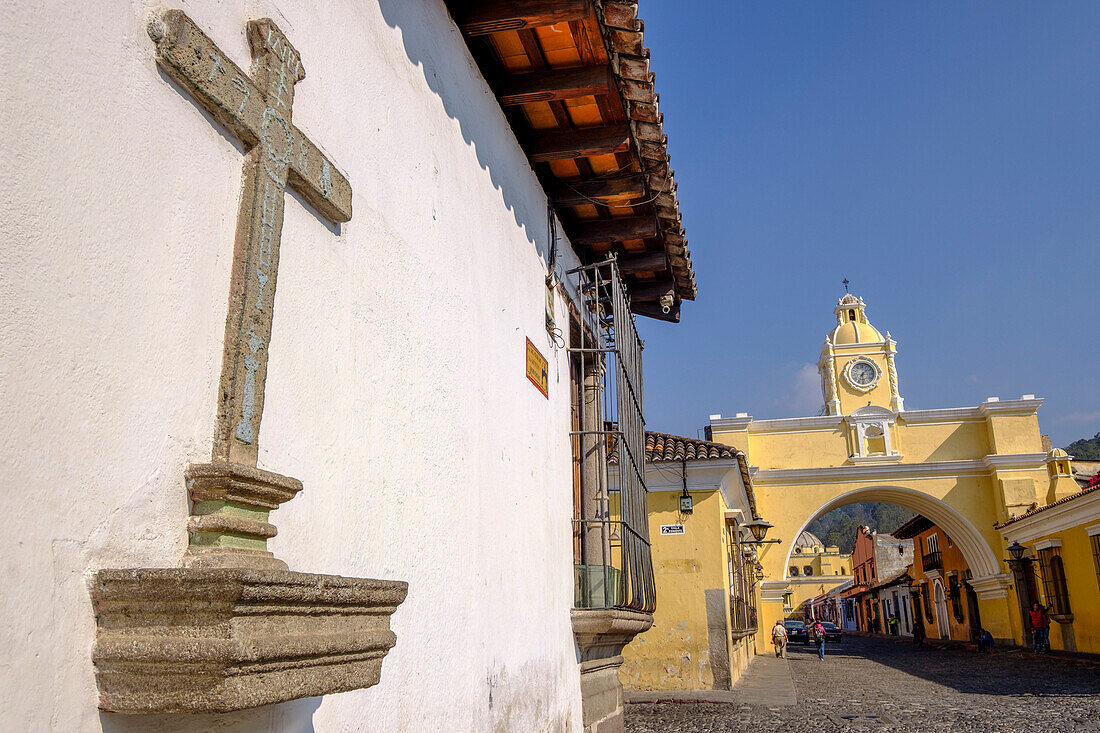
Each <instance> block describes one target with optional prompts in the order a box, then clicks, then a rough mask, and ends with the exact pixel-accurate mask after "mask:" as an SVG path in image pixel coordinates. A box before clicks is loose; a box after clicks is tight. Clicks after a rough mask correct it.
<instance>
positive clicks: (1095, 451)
mask: <svg viewBox="0 0 1100 733" xmlns="http://www.w3.org/2000/svg"><path fill="white" fill-rule="evenodd" d="M1065 451H1066V453H1069V454H1070V455H1071V456H1073V457H1074V458H1077V459H1079V460H1082V461H1100V433H1097V434H1096V435H1094V436H1092V437H1091V438H1081V439H1080V440H1075V441H1073V442H1072V443H1070V444H1069V445H1067V446H1066V447H1065Z"/></svg>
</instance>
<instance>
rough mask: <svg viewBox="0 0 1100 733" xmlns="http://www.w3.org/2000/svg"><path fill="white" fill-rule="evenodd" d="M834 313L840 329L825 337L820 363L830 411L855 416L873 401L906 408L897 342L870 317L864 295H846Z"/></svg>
mask: <svg viewBox="0 0 1100 733" xmlns="http://www.w3.org/2000/svg"><path fill="white" fill-rule="evenodd" d="M833 312H834V313H835V314H836V328H834V329H833V331H832V333H830V334H829V335H828V336H826V337H825V344H824V346H822V347H821V359H820V360H819V361H818V363H817V368H818V372H819V373H820V374H821V387H822V392H823V393H824V396H825V413H826V414H827V415H851V414H852V413H853V412H855V411H856V410H859V409H860V408H865V407H868V406H875V407H881V408H885V409H887V410H890V411H891V412H895V413H897V412H901V411H902V410H903V409H904V406H903V404H904V403H903V401H902V398H901V394H900V393H899V392H898V372H897V368H896V367H895V366H894V354H895V353H896V352H897V348H896V346H897V344H896V343H895V342H894V340H893V339H892V338H890V334H889V333H887V334H886V337H885V338H883V336H882V334H881V333H879V331H878V329H876V328H875V327H874V326H872V325H871V324H870V322H868V320H867V306H866V304H865V303H864V302H863V299H862V298H857V297H856V296H854V295H852V294H850V293H849V294H846V295H845V296H844V297H843V298H841V299H840V300H839V301H838V302H837V304H836V308H835V309H834V310H833Z"/></svg>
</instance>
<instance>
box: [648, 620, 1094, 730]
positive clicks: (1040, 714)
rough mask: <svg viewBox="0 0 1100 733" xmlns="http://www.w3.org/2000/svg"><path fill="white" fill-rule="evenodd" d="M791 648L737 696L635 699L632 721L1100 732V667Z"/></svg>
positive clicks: (706, 726) (856, 641)
mask: <svg viewBox="0 0 1100 733" xmlns="http://www.w3.org/2000/svg"><path fill="white" fill-rule="evenodd" d="M788 654H789V657H790V658H789V659H788V660H786V662H784V660H777V659H775V657H757V658H756V659H754V660H753V663H752V664H751V665H750V667H749V669H748V671H747V673H746V674H745V676H744V677H743V678H742V680H741V681H740V682H739V684H738V685H737V686H736V687H735V688H734V690H733V691H732V692H728V693H724V694H725V695H727V696H729V697H728V699H729V702H723V703H721V704H717V703H715V702H709V701H708V702H698V703H685V704H682V705H660V704H656V705H655V704H649V705H647V704H641V703H634V704H630V705H627V707H626V731H627V733H694V732H695V731H699V732H700V733H702V732H706V733H720V732H722V733H724V732H726V731H745V732H746V733H750V732H751V733H833V732H834V731H835V732H836V733H847V731H857V730H864V731H886V730H889V731H897V732H898V733H901V732H902V731H904V732H905V733H909V732H910V731H932V732H934V733H954V731H965V732H966V733H978V732H982V733H1034V732H1035V731H1042V733H1084V732H1086V731H1097V732H1100V670H1098V669H1097V668H1095V667H1085V666H1078V665H1076V664H1065V663H1062V661H1061V660H1058V661H1055V660H1053V659H1051V658H1045V657H1038V658H1036V657H1033V656H1031V655H1030V654H1026V653H1023V652H1021V651H1020V650H1016V649H1013V650H1005V651H1002V652H1000V653H996V654H992V655H988V654H978V653H977V652H974V651H970V650H967V649H936V648H931V647H925V648H923V649H916V648H914V647H913V645H912V644H899V643H895V642H893V641H890V640H887V639H878V638H860V637H846V638H845V639H844V643H843V644H830V645H829V646H828V647H827V648H826V655H825V661H824V662H822V661H820V660H818V658H817V653H816V650H814V649H813V648H810V647H805V648H802V647H798V646H796V647H793V648H791V649H789V650H788ZM788 669H789V672H788ZM792 682H793V691H792V690H791V689H790V688H791V686H792ZM795 692H796V693H797V694H795ZM795 699H796V700H797V704H791V702H794V700H795ZM788 701H790V702H788ZM730 703H733V704H730Z"/></svg>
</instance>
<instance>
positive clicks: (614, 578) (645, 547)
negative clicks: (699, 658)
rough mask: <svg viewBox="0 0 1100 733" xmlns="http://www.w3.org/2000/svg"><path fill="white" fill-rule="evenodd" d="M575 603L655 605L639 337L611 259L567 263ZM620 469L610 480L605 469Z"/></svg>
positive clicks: (637, 608) (585, 605)
mask: <svg viewBox="0 0 1100 733" xmlns="http://www.w3.org/2000/svg"><path fill="white" fill-rule="evenodd" d="M566 277H567V286H569V287H570V288H571V289H572V290H573V291H574V292H576V293H578V294H579V299H580V306H581V308H580V312H579V313H574V314H573V315H574V318H573V323H572V325H573V328H572V329H571V332H570V341H569V348H568V351H569V356H570V383H571V387H572V402H573V422H572V430H571V431H570V432H571V437H572V445H573V460H574V463H573V465H574V471H573V481H574V517H573V542H574V555H575V561H574V562H575V583H574V605H575V606H576V607H578V608H621V609H627V610H632V611H639V612H643V613H652V612H653V610H654V608H655V607H656V587H655V584H654V579H653V557H652V554H651V552H650V542H649V518H648V514H647V510H646V485H645V420H644V418H643V416H642V342H641V339H640V338H639V337H638V332H637V330H635V328H634V316H633V315H631V313H630V302H629V299H628V296H627V293H626V290H625V289H624V287H623V282H622V278H621V277H620V274H619V268H618V265H617V264H616V262H615V260H614V259H609V260H606V261H604V262H599V263H595V264H591V265H586V266H584V267H579V268H576V269H574V270H570V271H569V272H568V273H566ZM610 473H617V482H616V485H615V486H612V485H611V483H610V481H609V474H610Z"/></svg>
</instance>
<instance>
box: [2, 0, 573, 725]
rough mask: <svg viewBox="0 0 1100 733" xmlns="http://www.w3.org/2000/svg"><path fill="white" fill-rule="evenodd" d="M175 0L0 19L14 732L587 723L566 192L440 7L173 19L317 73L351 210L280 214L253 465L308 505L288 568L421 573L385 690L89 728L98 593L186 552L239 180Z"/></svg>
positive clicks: (202, 12)
mask: <svg viewBox="0 0 1100 733" xmlns="http://www.w3.org/2000/svg"><path fill="white" fill-rule="evenodd" d="M242 6H243V7H242ZM153 7H154V3H152V2H146V1H145V0H134V1H132V2H124V1H122V0H113V1H111V2H106V1H105V2H96V3H73V2H68V1H63V0H52V1H50V2H43V3H36V4H31V3H23V2H15V1H14V0H3V3H2V5H0V34H2V43H0V54H2V56H0V72H2V79H0V115H2V116H3V119H2V129H3V130H4V131H5V132H4V134H5V142H4V144H3V146H2V147H0V166H2V167H3V170H4V171H6V175H5V176H3V177H2V179H0V426H2V427H0V439H2V441H3V443H2V445H0V461H2V474H0V475H2V487H3V490H2V492H0V512H2V516H3V517H4V526H5V530H4V533H3V545H2V546H0V563H2V565H0V573H2V578H0V580H2V582H3V584H4V592H3V594H2V596H3V608H4V618H3V623H2V624H0V639H2V642H3V649H4V650H5V653H4V654H3V655H0V686H2V688H3V690H4V694H3V695H0V720H3V721H5V723H4V725H5V727H8V726H12V725H14V727H12V728H10V729H13V730H14V729H19V730H28V731H30V730H65V731H78V730H79V731H84V730H91V731H99V730H101V729H102V730H106V731H139V730H141V731H144V730H152V729H156V730H160V731H163V732H164V733H168V732H169V731H198V730H227V731H230V730H232V731H254V730H278V731H310V730H318V731H404V730H408V731H421V730H423V731H429V730H430V731H467V730H497V729H500V730H504V729H509V730H522V731H539V730H576V729H578V728H579V724H580V695H579V682H578V672H577V666H576V656H575V648H574V644H573V637H572V633H571V630H570V627H569V608H570V604H571V594H572V551H571V544H570V524H569V521H570V518H571V489H570V486H571V484H570V481H571V478H570V467H569V458H568V452H569V444H568V429H569V428H568V415H569V405H568V394H567V385H568V369H567V365H566V361H565V354H564V353H563V352H561V351H559V350H557V349H555V348H554V347H553V346H552V345H551V343H550V342H549V340H548V339H547V337H546V333H545V329H544V326H543V299H544V295H543V293H544V290H543V277H544V275H545V269H544V268H545V264H544V259H543V253H544V252H545V238H546V200H545V196H544V194H543V192H542V190H541V188H540V187H539V185H538V182H537V181H536V179H535V176H534V174H533V173H532V171H531V170H530V168H529V166H528V164H527V161H526V159H525V157H524V156H523V154H522V152H521V150H520V149H519V147H518V145H517V144H516V143H515V141H514V139H513V137H512V135H511V132H510V130H509V128H508V127H507V125H506V123H505V120H504V118H503V115H502V114H501V112H500V110H499V108H498V107H497V105H496V103H495V101H494V99H493V98H492V96H491V94H490V93H489V91H488V89H487V87H486V86H485V84H484V82H483V81H482V80H481V79H480V76H479V74H478V72H477V69H476V67H475V66H474V65H473V63H472V61H471V60H470V58H469V54H468V52H467V50H466V48H465V45H464V43H463V41H462V38H461V36H460V35H459V33H458V32H457V30H456V29H455V28H454V27H453V25H452V24H451V21H450V20H449V18H448V16H447V14H446V11H445V9H444V7H443V4H442V2H439V1H438V0H416V1H411V0H382V2H381V3H376V2H372V1H370V0H368V1H367V2H361V1H353V0H328V1H327V2H324V3H307V2H299V1H296V0H280V1H278V2H276V0H257V1H255V2H245V3H235V2H217V0H189V1H187V2H183V1H182V0H181V2H180V3H179V7H182V8H183V9H184V10H185V11H186V12H187V13H188V14H189V15H190V16H191V17H192V19H193V20H194V21H195V22H196V23H197V24H198V25H199V26H200V27H201V28H203V29H204V30H205V32H206V33H207V34H208V35H209V36H211V38H212V39H213V40H214V41H215V42H216V43H217V44H218V45H219V46H220V47H221V49H222V50H223V51H224V52H225V53H226V54H227V55H229V56H230V57H231V58H232V59H233V60H234V61H236V62H237V63H238V65H240V66H242V67H244V68H247V67H248V62H249V54H248V48H247V42H246V39H245V21H246V20H247V19H248V18H249V17H262V16H270V17H272V18H273V19H274V20H275V21H276V23H278V24H279V25H280V27H281V28H282V29H283V31H284V32H285V33H286V35H287V36H288V37H289V39H290V40H291V42H292V43H293V44H294V45H295V46H296V47H297V49H298V50H299V51H300V52H301V55H302V58H303V64H304V66H305V69H306V74H307V76H306V79H305V80H304V81H303V82H301V83H299V84H298V86H297V88H296V95H295V104H294V121H295V123H296V124H297V125H298V126H299V127H300V128H302V129H303V130H304V131H305V132H306V133H307V134H308V135H309V136H310V137H311V139H313V140H314V142H316V143H318V144H319V145H320V146H321V147H322V149H324V150H325V151H326V153H327V154H328V155H329V157H330V158H332V160H334V161H335V162H336V164H337V165H338V167H340V169H341V170H342V171H343V172H344V173H345V174H346V175H347V177H348V179H349V180H350V181H351V184H352V187H353V190H354V207H355V211H354V217H353V218H352V220H351V221H350V222H349V223H347V224H345V225H343V226H342V227H340V228H339V230H338V232H337V231H336V230H335V229H334V228H333V227H330V226H328V225H326V224H325V223H324V222H322V220H320V219H319V218H317V217H316V216H315V215H314V214H312V213H311V212H310V211H308V210H307V209H306V208H305V207H304V206H303V205H302V203H301V202H300V200H291V199H289V198H288V201H287V206H286V215H285V217H286V218H285V223H284V227H283V238H282V255H281V263H280V271H279V282H278V293H277V298H276V308H275V323H274V330H273V335H272V340H271V357H270V363H269V370H270V371H269V378H268V382H267V403H266V408H265V412H264V419H263V427H262V431H261V436H260V447H261V456H260V466H261V467H262V468H266V469H270V470H273V471H277V472H279V473H283V474H285V475H290V476H294V477H296V478H299V479H301V480H302V481H303V482H304V484H305V490H304V491H303V492H302V494H301V495H299V496H298V497H297V498H296V499H294V500H293V501H292V502H290V503H289V504H287V505H285V506H284V507H283V508H282V509H280V510H279V511H277V512H275V513H274V514H273V521H274V522H275V524H276V525H277V526H278V528H279V536H278V537H277V538H275V539H274V540H273V541H272V543H271V546H272V549H273V550H274V552H275V553H276V555H277V556H278V557H280V558H282V559H284V560H285V561H287V562H288V563H289V564H290V567H291V569H292V570H300V571H305V572H323V573H336V574H343V575H351V576H359V577H380V578H392V579H401V580H407V581H408V582H409V596H408V600H407V601H406V602H405V603H404V605H402V606H401V607H400V608H399V610H398V611H397V613H396V614H395V615H394V617H393V628H394V630H395V631H396V633H397V636H398V643H397V646H396V648H395V649H393V651H391V653H390V655H389V656H388V657H387V659H386V661H385V663H384V665H383V671H382V681H381V684H379V685H378V686H376V687H374V688H371V689H369V690H360V691H355V692H351V693H346V694H341V695H331V696H327V697H325V698H323V699H311V700H302V701H296V702H292V703H287V704H284V705H278V706H272V707H269V708H264V709H260V710H256V711H245V712H241V713H237V714H233V715H229V716H221V717H217V718H188V717H178V716H177V717H168V718H163V719H157V720H155V721H151V720H149V719H141V718H137V719H135V718H132V717H124V716H116V715H107V714H104V715H101V714H100V713H99V712H98V711H97V709H96V690H95V683H94V677H93V670H92V665H91V662H90V653H91V648H92V643H93V637H94V619H93V614H92V609H91V605H90V602H89V597H88V591H87V582H88V577H89V574H90V573H91V572H92V571H94V570H96V569H99V568H107V567H114V568H123V567H143V566H144V567H158V566H160V567H162V566H173V565H176V564H177V562H178V560H179V558H180V557H181V555H182V553H183V551H184V548H185V546H186V534H185V525H186V517H187V503H186V497H185V493H184V485H183V471H184V467H185V465H186V464H187V463H188V462H192V461H204V460H208V458H209V455H210V441H211V437H212V434H213V427H214V413H215V391H216V388H217V382H218V374H219V366H220V356H221V341H222V337H223V331H224V325H225V314H226V302H227V297H228V286H229V267H230V260H231V253H232V243H233V237H234V227H235V220H236V212H237V201H238V196H239V186H240V177H241V162H242V160H241V158H242V156H241V152H240V147H239V145H238V144H237V143H235V142H234V141H232V140H231V138H229V137H227V136H225V135H223V133H222V132H220V131H219V130H218V129H217V128H216V127H215V126H213V125H212V123H211V121H210V119H209V118H208V117H207V116H206V115H205V114H204V113H202V112H201V111H200V109H199V107H198V106H197V105H196V104H195V103H194V102H193V101H192V100H191V99H190V97H189V96H188V95H187V94H186V93H184V92H182V91H181V90H179V89H178V88H176V87H175V86H173V85H172V84H171V83H169V82H168V81H167V79H166V77H164V76H163V75H162V74H160V73H159V72H158V70H157V68H156V66H155V64H154V59H153V44H152V43H151V41H150V40H149V38H148V37H147V35H146V31H145V24H146V20H147V17H148V15H149V13H150V11H151V10H152V8H153ZM568 264H569V263H568V262H566V265H568ZM560 312H562V309H561V308H559V313H560ZM525 337H530V338H531V339H532V340H533V341H534V342H535V343H536V344H537V345H538V346H539V347H540V349H541V350H542V351H543V352H544V353H545V354H546V355H547V356H548V357H549V358H550V359H551V388H550V389H551V399H550V400H549V401H547V400H546V399H544V398H543V396H542V395H541V394H540V393H539V392H537V391H536V390H535V388H534V387H533V386H532V385H531V384H530V383H529V382H528V381H527V379H526V377H525V371H524V339H525Z"/></svg>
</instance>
